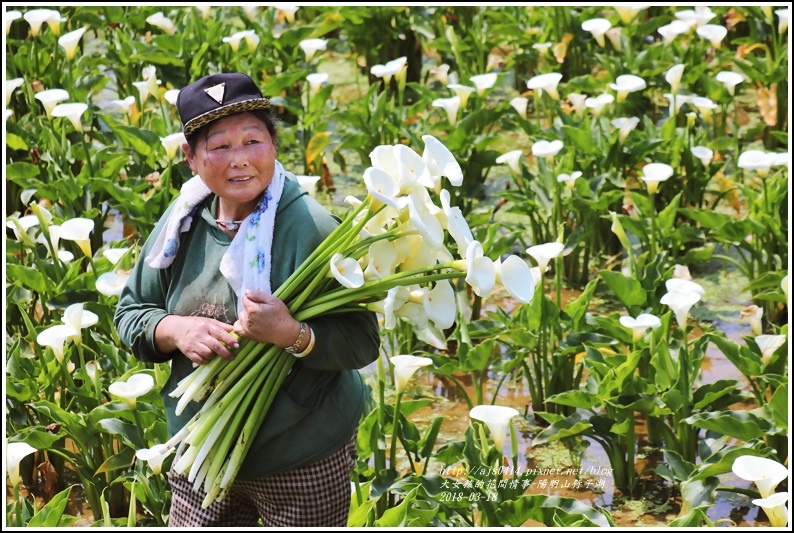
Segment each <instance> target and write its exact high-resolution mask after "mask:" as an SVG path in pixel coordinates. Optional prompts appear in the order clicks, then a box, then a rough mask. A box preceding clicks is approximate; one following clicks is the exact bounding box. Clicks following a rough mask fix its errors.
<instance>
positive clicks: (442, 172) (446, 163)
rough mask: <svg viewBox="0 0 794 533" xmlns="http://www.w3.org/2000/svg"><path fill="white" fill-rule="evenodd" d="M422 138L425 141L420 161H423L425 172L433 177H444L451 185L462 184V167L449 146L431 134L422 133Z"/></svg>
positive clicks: (458, 185) (457, 185)
mask: <svg viewBox="0 0 794 533" xmlns="http://www.w3.org/2000/svg"><path fill="white" fill-rule="evenodd" d="M422 140H423V141H424V143H425V149H424V151H423V152H422V161H424V162H425V168H426V170H427V173H429V175H430V176H431V177H433V178H436V177H438V178H441V177H445V178H447V179H448V180H449V183H450V184H451V185H452V186H454V187H460V186H461V185H462V184H463V169H461V167H460V163H458V161H457V159H455V156H454V155H452V152H450V151H449V148H447V147H446V146H445V145H444V143H442V142H441V141H439V140H438V139H436V138H435V137H433V136H432V135H422ZM436 185H437V183H436Z"/></svg>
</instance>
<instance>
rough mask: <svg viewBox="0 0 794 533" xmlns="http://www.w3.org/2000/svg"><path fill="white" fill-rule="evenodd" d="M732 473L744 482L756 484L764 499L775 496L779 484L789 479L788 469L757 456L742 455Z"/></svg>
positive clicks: (735, 461) (736, 460)
mask: <svg viewBox="0 0 794 533" xmlns="http://www.w3.org/2000/svg"><path fill="white" fill-rule="evenodd" d="M731 471H733V473H734V474H735V475H736V476H738V477H740V478H742V479H743V480H745V481H752V482H753V483H755V486H756V488H757V489H758V492H759V493H760V494H761V497H762V498H768V497H769V496H771V495H772V494H774V492H775V488H776V487H777V486H778V484H780V482H781V481H783V480H784V479H786V478H787V477H788V468H786V467H785V466H783V465H782V464H780V463H778V462H777V461H775V460H774V459H768V458H766V457H756V456H755V455H740V456H739V457H737V458H736V459H735V460H734V461H733V466H731Z"/></svg>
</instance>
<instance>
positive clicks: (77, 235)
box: [61, 217, 94, 257]
mask: <svg viewBox="0 0 794 533" xmlns="http://www.w3.org/2000/svg"><path fill="white" fill-rule="evenodd" d="M92 231H94V221H93V220H91V219H90V218H80V217H78V218H72V219H70V220H66V221H64V222H63V223H62V224H61V239H65V240H67V241H75V242H76V243H77V245H78V246H79V247H80V250H82V252H83V253H84V254H85V256H86V257H93V254H92V253H91V241H90V239H91V236H90V234H91V232H92Z"/></svg>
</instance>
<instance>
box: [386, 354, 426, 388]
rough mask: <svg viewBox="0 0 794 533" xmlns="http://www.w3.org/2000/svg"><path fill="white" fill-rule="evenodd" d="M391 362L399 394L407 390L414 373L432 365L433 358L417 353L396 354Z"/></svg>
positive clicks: (390, 359) (391, 358)
mask: <svg viewBox="0 0 794 533" xmlns="http://www.w3.org/2000/svg"><path fill="white" fill-rule="evenodd" d="M389 362H390V363H391V364H392V366H393V367H394V384H395V387H396V389H397V394H400V393H401V392H403V391H404V390H405V387H406V386H407V385H408V382H409V381H411V377H412V376H413V375H414V373H415V372H416V371H417V370H419V369H420V368H422V367H423V366H430V365H432V364H433V360H432V359H430V358H429V357H419V356H416V355H395V356H392V357H390V358H389Z"/></svg>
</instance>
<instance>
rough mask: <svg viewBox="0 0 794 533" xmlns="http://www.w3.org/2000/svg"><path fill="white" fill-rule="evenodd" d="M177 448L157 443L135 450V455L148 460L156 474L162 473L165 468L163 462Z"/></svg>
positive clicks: (142, 459)
mask: <svg viewBox="0 0 794 533" xmlns="http://www.w3.org/2000/svg"><path fill="white" fill-rule="evenodd" d="M174 450H175V448H170V447H168V446H167V445H165V444H155V445H154V446H152V447H151V448H143V449H142V450H138V451H136V452H135V457H137V458H138V459H140V460H141V461H146V463H147V464H148V465H149V468H151V469H152V472H153V473H154V475H156V476H157V475H160V472H162V470H163V462H164V461H165V460H166V458H167V457H168V456H169V455H171V453H173V452H174Z"/></svg>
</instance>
